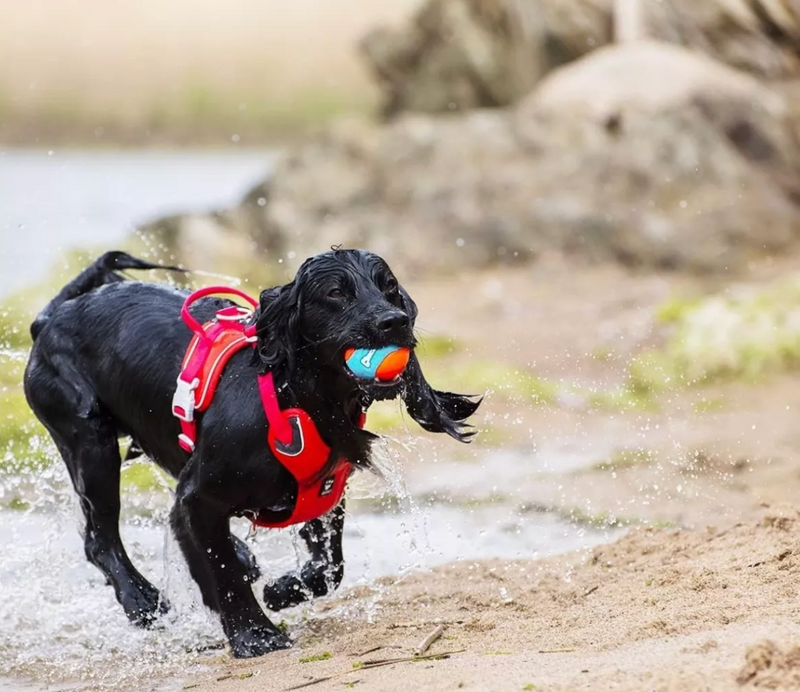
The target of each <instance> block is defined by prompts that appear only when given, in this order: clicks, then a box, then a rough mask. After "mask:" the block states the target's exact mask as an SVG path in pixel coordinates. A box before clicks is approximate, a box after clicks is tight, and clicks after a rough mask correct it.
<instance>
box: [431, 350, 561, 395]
mask: <svg viewBox="0 0 800 692" xmlns="http://www.w3.org/2000/svg"><path fill="white" fill-rule="evenodd" d="M424 366H425V364H424V363H423V367H424ZM426 374H427V376H428V379H429V380H433V386H435V387H438V388H442V389H446V388H447V387H448V386H451V387H455V386H456V385H458V389H459V391H461V392H465V393H469V394H483V393H485V392H487V391H493V392H495V393H497V394H499V395H501V396H505V397H509V398H521V399H526V400H528V401H530V402H531V403H534V404H551V403H554V402H555V401H556V400H557V398H558V384H557V383H555V382H552V381H549V380H545V379H542V378H540V377H537V376H536V375H534V374H533V373H531V372H530V371H528V370H524V369H521V368H517V367H515V366H513V365H509V364H507V363H503V362H496V361H487V360H473V361H468V362H465V363H460V364H458V365H455V366H453V367H451V368H445V369H443V370H442V371H440V372H437V368H431V367H428V368H427V369H426Z"/></svg>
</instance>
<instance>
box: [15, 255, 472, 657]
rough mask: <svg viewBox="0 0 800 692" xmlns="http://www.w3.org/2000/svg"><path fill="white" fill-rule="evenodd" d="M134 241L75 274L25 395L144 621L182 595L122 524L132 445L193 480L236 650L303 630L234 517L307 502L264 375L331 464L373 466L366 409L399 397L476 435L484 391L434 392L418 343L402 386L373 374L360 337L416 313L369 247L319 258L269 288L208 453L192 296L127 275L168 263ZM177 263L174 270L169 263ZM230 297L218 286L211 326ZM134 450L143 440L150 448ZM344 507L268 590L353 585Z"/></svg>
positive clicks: (204, 570) (202, 546) (218, 602)
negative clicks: (360, 367)
mask: <svg viewBox="0 0 800 692" xmlns="http://www.w3.org/2000/svg"><path fill="white" fill-rule="evenodd" d="M157 268H161V269H163V268H164V267H159V266H157V265H153V264H150V263H149V262H144V261H142V260H138V259H136V258H133V257H131V256H130V255H127V254H125V253H122V252H110V253H107V254H105V255H103V256H102V257H100V258H99V259H98V260H97V261H96V262H94V264H92V265H91V266H90V267H88V268H87V269H86V270H84V271H83V272H82V273H81V274H80V275H79V276H78V277H76V278H75V279H74V280H73V281H71V282H70V283H68V284H67V285H66V286H65V287H64V288H63V289H62V290H61V292H60V293H59V294H58V295H57V296H56V297H55V298H54V299H53V300H52V301H51V302H50V303H49V304H48V305H47V306H46V307H45V308H44V310H42V312H41V313H40V314H39V316H38V317H37V318H36V320H35V321H34V323H33V324H32V326H31V333H32V335H33V339H34V345H33V349H32V351H31V354H30V359H29V361H28V365H27V368H26V371H25V394H26V397H27V399H28V403H29V404H30V406H31V408H32V410H33V411H34V413H35V414H36V416H37V417H38V418H39V420H40V421H41V422H42V423H43V424H44V426H45V427H46V428H47V430H48V432H49V433H50V435H51V437H52V438H53V441H54V442H55V444H56V447H57V448H58V450H59V452H60V454H61V456H62V458H63V459H64V462H65V463H66V465H67V469H68V470H69V474H70V478H71V479H72V483H73V485H74V488H75V491H76V492H77V494H78V497H79V499H80V504H81V507H82V509H83V514H84V517H85V519H86V527H85V551H86V557H87V559H88V560H89V561H90V562H91V563H92V564H94V565H96V566H97V567H98V568H99V569H100V570H101V571H102V572H103V574H104V575H105V576H106V579H107V580H108V583H109V584H110V585H111V586H113V587H114V591H115V593H116V597H117V600H118V601H119V602H120V604H121V605H122V607H123V609H124V610H125V613H126V615H127V616H128V618H129V619H130V620H131V621H132V622H133V623H135V624H137V625H140V626H148V625H150V624H152V623H153V622H154V621H155V620H156V619H157V617H158V616H159V614H160V613H163V612H165V611H166V610H167V608H168V604H167V603H166V602H165V601H164V600H163V598H162V597H161V596H160V594H159V592H158V590H157V589H156V588H155V587H154V586H153V585H152V584H150V583H149V582H148V581H147V580H146V579H145V578H144V577H143V576H142V575H141V574H140V573H139V572H138V571H137V569H136V567H134V565H133V564H132V563H131V560H130V558H129V557H128V554H127V553H126V551H125V548H124V546H123V544H122V541H121V539H120V534H119V512H120V488H119V486H120V467H121V455H120V447H119V440H120V439H121V438H126V437H127V438H130V439H131V449H132V450H136V451H138V452H139V453H144V454H145V455H147V457H149V458H150V459H152V460H153V461H154V462H155V463H157V464H158V465H159V466H160V467H161V468H163V469H164V470H165V471H167V472H168V473H169V474H171V475H172V476H173V477H174V478H176V479H177V487H176V491H175V503H174V506H173V508H172V510H171V515H170V520H171V525H172V529H173V531H174V534H175V536H176V538H177V540H178V542H179V544H180V547H181V550H182V552H183V554H184V556H185V558H186V561H187V563H188V565H189V569H190V572H191V575H192V577H193V579H194V580H195V581H196V582H197V584H198V586H199V588H200V592H201V594H202V598H203V602H204V603H205V605H206V606H207V607H209V608H211V609H212V610H214V611H216V612H217V613H219V616H220V619H221V621H222V626H223V629H224V631H225V635H226V637H227V638H228V641H229V643H230V647H231V650H232V653H233V655H234V656H237V657H250V656H260V655H262V654H265V653H267V652H270V651H274V650H276V649H282V648H286V647H288V646H289V645H290V642H289V640H288V638H287V637H286V635H285V634H284V633H283V632H281V631H280V630H279V629H278V628H277V627H275V625H274V624H273V623H272V622H271V621H270V620H269V618H268V617H267V616H266V615H265V613H264V611H263V610H262V609H261V607H260V606H259V604H258V602H257V600H256V598H255V596H254V594H253V590H252V587H251V583H252V582H253V581H254V580H255V579H257V578H258V576H259V572H258V566H257V564H256V561H255V559H254V557H253V556H252V554H251V553H250V552H249V550H248V548H247V547H246V545H245V544H244V543H242V542H241V541H240V540H238V539H237V538H236V537H235V536H233V535H232V534H231V532H230V528H229V520H230V518H231V517H232V516H242V515H246V514H248V513H250V512H262V513H267V514H269V513H270V512H274V513H276V514H279V513H280V512H283V511H285V509H286V507H292V506H293V503H294V501H295V499H296V496H297V483H296V481H295V479H294V477H293V476H292V475H291V474H290V473H289V472H288V471H287V469H286V468H285V467H284V466H283V465H282V464H281V463H280V461H279V460H278V459H277V458H276V457H275V455H274V454H273V453H272V452H271V449H270V447H269V446H268V445H267V444H266V439H267V421H266V418H265V415H264V410H263V408H262V404H261V400H260V397H259V391H258V385H257V375H258V374H259V373H264V372H272V373H273V379H274V381H275V384H276V389H277V391H278V400H279V404H280V406H281V408H287V407H298V408H302V409H304V410H305V411H306V412H308V413H309V414H310V416H311V417H312V419H313V420H314V422H315V424H316V427H317V429H318V430H319V433H320V435H321V437H322V439H323V440H324V441H325V443H326V444H327V445H328V446H329V447H330V448H331V454H330V457H329V458H330V459H331V460H333V462H336V460H337V459H341V458H344V459H347V460H349V461H350V462H351V463H353V464H354V465H355V466H356V467H360V468H368V467H369V466H370V447H371V444H372V442H373V441H374V440H375V439H376V438H375V435H373V434H372V433H370V432H368V431H366V430H362V429H361V428H360V427H359V425H358V421H359V417H360V415H361V412H362V411H365V410H366V409H367V408H368V407H369V406H370V404H371V403H372V402H374V401H377V400H381V399H391V398H395V397H401V398H402V400H403V401H404V403H405V406H406V408H407V410H408V412H409V414H410V415H411V417H412V418H413V419H414V420H416V421H417V422H418V423H419V424H420V425H421V426H422V427H423V428H424V429H425V430H428V431H430V432H445V433H448V434H449V435H451V436H452V437H454V438H455V439H457V440H459V441H462V442H466V441H468V440H469V439H470V438H471V436H472V434H473V430H472V429H471V428H470V427H469V426H468V425H467V424H466V423H465V421H466V420H467V419H468V418H469V417H470V416H471V415H472V414H473V413H474V412H475V411H476V409H477V407H478V405H479V403H480V402H479V401H478V400H475V399H473V398H470V397H467V396H464V395H460V394H453V393H450V392H442V391H438V390H435V389H433V388H432V387H431V386H430V385H429V384H428V382H427V381H426V380H425V377H424V375H423V373H422V368H421V367H420V363H419V361H418V360H417V357H416V355H414V353H413V351H412V355H411V358H410V360H409V362H408V365H407V367H406V369H405V371H404V372H403V374H402V376H401V377H400V378H399V379H398V380H396V381H393V382H391V383H389V384H378V383H368V384H365V383H364V382H363V381H359V380H357V379H356V378H354V377H353V376H352V374H351V373H350V372H348V371H347V369H346V367H345V362H344V355H343V354H344V352H345V349H347V348H349V347H353V348H370V349H371V348H379V347H381V346H385V345H396V346H400V347H407V348H410V349H413V347H414V346H415V345H416V340H415V337H414V320H415V318H416V316H417V307H416V305H415V304H414V301H413V300H412V299H411V297H410V296H409V295H408V293H407V292H406V291H405V290H404V289H403V288H402V287H401V286H400V285H399V284H398V282H397V280H396V278H395V277H394V275H393V274H392V271H391V270H390V269H389V267H388V265H387V264H386V262H384V261H383V260H382V259H381V258H380V257H378V256H376V255H374V254H371V253H368V252H364V251H360V250H341V249H338V250H333V251H331V252H326V253H324V254H321V255H317V256H315V257H312V258H311V259H308V260H307V261H306V262H305V263H304V264H303V265H302V266H301V267H300V269H299V270H298V272H297V275H296V277H295V279H294V280H293V281H291V282H290V283H288V284H286V285H284V286H279V287H275V288H268V289H266V290H264V291H262V293H261V295H260V300H259V305H258V308H257V309H256V310H255V313H254V315H253V317H252V319H253V321H254V325H255V327H256V334H257V342H256V348H255V349H250V348H248V349H245V350H243V351H240V352H238V353H236V355H234V356H233V358H232V359H231V360H230V362H229V363H228V365H227V367H226V370H225V372H224V374H223V376H222V379H221V381H220V384H219V386H218V388H217V392H216V394H215V396H214V399H213V401H212V404H211V406H210V407H209V408H208V410H207V411H206V412H205V413H204V414H203V415H202V416H201V417H200V418H199V421H198V426H199V427H198V429H199V439H198V441H197V447H196V449H195V450H194V452H193V453H191V454H187V453H186V452H184V451H183V450H182V449H181V448H180V447H179V446H178V445H177V444H176V438H177V436H178V433H179V432H180V429H179V423H178V421H177V420H176V419H175V418H174V417H173V416H172V415H171V400H172V395H173V392H174V390H175V381H176V377H177V375H178V372H179V370H180V368H181V360H182V358H183V355H184V353H185V352H186V348H187V345H188V344H189V341H190V339H191V336H192V333H191V332H190V330H189V328H188V327H187V326H186V325H185V324H184V322H183V321H182V320H181V317H180V311H181V306H182V304H183V301H184V299H185V298H186V295H187V292H185V291H181V290H178V289H175V288H173V287H170V286H165V285H159V284H153V283H141V282H136V281H126V280H124V279H123V277H122V276H121V275H120V274H119V273H118V271H119V270H125V269H157ZM171 269H175V268H171ZM228 305H231V303H229V302H227V301H225V300H221V299H219V298H210V297H209V298H204V299H202V300H201V301H199V302H198V303H196V305H195V307H194V308H193V315H194V317H195V318H196V319H198V320H200V321H201V322H205V321H207V320H210V319H211V318H212V317H213V316H214V315H215V313H216V311H217V310H220V309H222V308H223V307H225V306H228ZM134 453H135V452H134ZM343 524H344V503H343V502H342V503H341V504H339V505H338V506H337V507H336V508H335V509H334V510H333V511H331V512H330V513H329V514H328V515H326V516H324V517H321V518H319V519H315V520H312V521H309V522H308V523H306V524H304V525H303V526H302V528H301V531H300V535H301V536H302V538H303V539H304V541H305V543H306V545H307V546H308V550H309V552H310V558H309V560H308V562H306V563H305V565H304V566H303V567H302V569H301V570H300V571H299V572H296V573H294V572H293V573H289V574H286V575H284V576H283V577H281V578H280V579H278V580H277V581H276V582H275V583H274V584H270V585H267V586H266V588H265V591H264V600H265V602H266V604H267V607H268V608H269V609H270V610H280V609H282V608H286V607H288V606H291V605H295V604H297V603H300V602H302V601H304V600H307V599H308V598H310V597H313V596H322V595H325V594H326V593H328V591H329V590H330V589H332V588H336V587H337V586H338V585H339V583H340V582H341V580H342V575H343V571H344V559H343V556H342V529H343Z"/></svg>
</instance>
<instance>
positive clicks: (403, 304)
mask: <svg viewBox="0 0 800 692" xmlns="http://www.w3.org/2000/svg"><path fill="white" fill-rule="evenodd" d="M416 317H417V306H416V304H415V303H414V301H413V300H412V299H411V297H410V296H409V295H408V293H407V292H406V290H405V289H404V288H403V287H402V286H400V284H399V283H398V282H397V279H396V278H395V276H394V274H393V273H392V270H391V269H390V268H389V266H388V265H387V264H386V262H384V260H383V259H381V258H380V257H378V256H377V255H374V254H372V253H369V252H364V251H362V250H342V249H335V250H332V251H330V252H325V253H323V254H320V255H317V256H315V257H312V258H310V259H308V260H306V261H305V262H304V263H303V265H302V266H301V267H300V269H299V270H298V272H297V275H296V276H295V278H294V280H293V281H291V282H290V283H288V284H286V285H285V286H280V287H276V288H269V289H266V290H265V291H263V292H262V293H261V299H260V306H259V311H258V318H257V335H258V353H259V357H260V359H261V362H262V364H263V365H264V367H265V368H267V369H269V370H271V371H273V372H274V373H275V375H276V377H277V378H278V380H279V381H282V382H292V381H293V380H296V379H297V378H303V377H304V376H308V374H309V371H313V373H314V374H315V376H316V378H317V379H320V378H323V379H326V380H327V379H329V380H330V381H331V382H332V383H333V384H335V387H332V388H333V389H335V390H336V391H338V392H341V394H342V397H344V398H347V397H350V398H352V397H353V396H358V399H359V401H360V402H361V404H362V405H363V406H368V405H369V404H370V403H372V402H373V401H377V400H380V399H390V398H395V397H397V396H402V397H403V399H404V401H405V403H406V407H407V408H408V411H409V413H410V414H411V416H412V417H413V418H414V419H415V420H417V421H418V422H419V423H420V425H422V426H423V427H424V428H425V429H426V430H429V431H431V432H447V433H449V434H450V435H452V436H453V437H455V438H456V439H459V440H462V441H466V440H468V439H469V438H470V437H471V436H472V434H473V433H472V430H471V429H469V428H468V427H467V426H465V425H464V421H465V420H466V418H468V417H469V416H470V415H471V414H472V413H474V411H475V410H476V409H477V407H478V405H479V403H480V402H479V401H473V400H471V399H470V398H468V397H464V396H461V395H458V394H450V393H446V392H437V391H436V390H434V389H432V388H431V387H430V386H429V385H428V383H427V382H426V380H425V378H424V376H423V374H422V369H421V367H420V365H419V362H418V360H417V358H416V356H415V355H414V354H413V350H412V355H411V358H410V360H409V363H408V366H407V367H406V369H405V371H404V372H403V373H402V374H401V375H400V377H399V378H397V379H396V380H393V381H391V382H389V383H380V382H375V381H364V380H359V379H357V378H355V377H354V376H353V375H352V373H351V372H350V371H349V369H348V368H347V366H346V364H345V351H346V350H347V349H348V348H357V349H358V348H365V349H377V348H381V347H383V346H400V347H405V348H409V349H413V348H414V346H416V343H417V342H416V338H415V337H414V322H415V320H416ZM343 403H346V402H343Z"/></svg>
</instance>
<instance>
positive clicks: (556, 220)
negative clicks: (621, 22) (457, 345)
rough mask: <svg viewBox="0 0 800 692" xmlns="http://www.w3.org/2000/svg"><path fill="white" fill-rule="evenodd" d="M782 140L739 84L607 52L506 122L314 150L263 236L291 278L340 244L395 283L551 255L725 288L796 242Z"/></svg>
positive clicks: (482, 115)
mask: <svg viewBox="0 0 800 692" xmlns="http://www.w3.org/2000/svg"><path fill="white" fill-rule="evenodd" d="M789 125H790V123H789V120H788V113H787V110H786V108H785V100H784V99H783V98H782V97H781V96H780V95H779V94H777V93H776V92H774V91H772V90H770V89H769V88H767V87H766V86H763V85H761V84H760V83H759V82H758V80H756V79H755V78H753V77H751V76H749V75H747V74H744V73H741V72H738V71H735V70H732V69H731V68H728V67H726V66H724V65H720V64H718V63H715V62H713V61H711V60H710V59H708V58H706V57H704V56H702V55H699V54H696V53H693V52H691V51H687V50H685V49H681V48H678V47H675V46H669V45H666V44H658V43H654V42H640V43H635V44H628V45H625V46H610V47H606V48H604V49H601V50H598V51H595V52H593V53H592V54H590V55H588V56H586V57H584V58H583V59H582V60H580V61H577V62H575V63H572V64H571V65H569V66H566V67H564V68H561V69H560V70H558V71H556V72H554V73H553V74H552V75H551V76H550V77H548V78H547V79H546V80H544V81H543V82H542V84H541V85H540V87H539V88H538V89H537V90H536V91H534V92H533V93H532V94H531V96H530V97H529V98H528V99H526V100H525V101H524V102H523V103H522V104H521V106H520V107H519V109H518V110H517V111H516V112H514V113H511V112H509V111H503V110H494V111H491V110H487V111H474V112H472V113H469V114H466V115H463V116H450V117H447V116H440V117H429V116H420V115H416V116H411V115H407V116H403V117H400V118H398V119H396V120H395V121H393V122H392V123H391V124H389V125H387V126H385V127H384V128H375V127H373V128H364V129H362V130H359V131H353V130H348V131H339V132H336V131H330V132H328V133H326V134H325V135H324V136H322V137H320V138H318V139H317V140H316V141H312V142H310V143H308V144H307V145H305V146H302V147H300V148H299V149H297V150H295V151H293V152H291V153H289V154H288V155H287V157H286V158H285V159H284V160H283V161H282V162H281V163H279V165H278V166H277V168H276V170H275V175H274V177H273V179H272V181H271V183H270V188H269V203H268V204H267V207H266V226H265V228H266V229H267V230H268V234H269V237H273V238H282V239H284V243H285V245H284V247H285V249H286V250H287V251H289V252H292V253H293V255H294V257H296V258H297V259H298V260H299V258H301V257H303V256H305V255H307V254H309V253H311V252H318V251H321V250H323V249H325V248H327V247H329V246H330V245H334V244H340V243H341V244H344V245H354V246H360V247H368V248H370V249H373V250H375V251H376V252H379V253H381V254H385V255H386V256H387V258H389V259H390V261H391V262H392V263H393V264H397V265H402V266H404V267H405V268H406V270H407V271H419V272H422V271H433V270H435V271H443V270H445V271H446V270H453V269H454V268H458V267H464V266H486V265H490V264H494V263H497V262H510V261H512V262H521V261H528V260H531V259H533V258H535V257H536V256H537V255H539V254H540V253H542V252H545V251H552V250H558V251H562V252H567V253H572V254H577V255H580V256H582V257H586V258H589V259H594V260H598V261H602V260H616V261H621V262H624V263H626V264H631V265H639V266H658V267H674V268H680V269H685V270H695V271H709V270H710V271H726V270H734V269H736V268H738V267H741V266H743V264H744V263H746V262H747V261H748V260H749V259H750V258H751V257H753V256H756V255H759V254H763V253H765V252H776V251H778V250H781V249H783V248H786V247H788V246H789V245H790V244H791V243H793V242H795V240H796V238H797V235H798V231H800V224H799V223H798V218H799V217H798V214H797V211H798V210H797V208H796V205H795V203H794V202H793V201H792V200H793V197H792V196H793V195H794V194H795V183H794V180H795V179H797V172H798V157H797V147H796V145H795V140H794V138H793V136H792V132H791V128H790V126H789Z"/></svg>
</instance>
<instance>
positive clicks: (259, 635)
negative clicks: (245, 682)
mask: <svg viewBox="0 0 800 692" xmlns="http://www.w3.org/2000/svg"><path fill="white" fill-rule="evenodd" d="M228 642H229V643H230V645H231V654H233V657H234V658H255V657H256V656H263V655H264V654H268V653H271V652H273V651H280V650H281V649H290V648H291V647H292V642H291V641H290V640H289V638H288V637H287V636H286V635H285V634H284V633H283V632H281V631H280V630H279V629H277V628H269V627H266V626H264V625H256V626H253V627H249V628H247V629H244V630H241V631H239V632H236V633H235V634H233V635H232V636H231V637H230V639H229V640H228Z"/></svg>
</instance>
